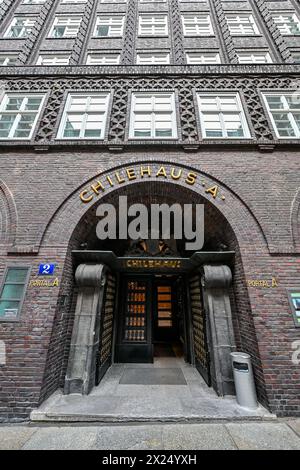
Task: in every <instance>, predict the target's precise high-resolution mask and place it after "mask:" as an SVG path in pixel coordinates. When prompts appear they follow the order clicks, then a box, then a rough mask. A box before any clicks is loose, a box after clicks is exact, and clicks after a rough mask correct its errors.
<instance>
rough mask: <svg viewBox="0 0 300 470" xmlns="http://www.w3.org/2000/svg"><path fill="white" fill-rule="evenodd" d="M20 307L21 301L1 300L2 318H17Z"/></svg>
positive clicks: (0, 313) (0, 314) (0, 312)
mask: <svg viewBox="0 0 300 470" xmlns="http://www.w3.org/2000/svg"><path fill="white" fill-rule="evenodd" d="M18 309H19V302H9V301H6V300H4V301H0V318H7V319H9V318H16V317H17V316H18Z"/></svg>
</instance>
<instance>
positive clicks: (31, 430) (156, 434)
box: [0, 419, 300, 450]
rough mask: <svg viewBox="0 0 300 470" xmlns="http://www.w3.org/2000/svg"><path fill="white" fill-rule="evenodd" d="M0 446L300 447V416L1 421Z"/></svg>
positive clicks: (129, 447)
mask: <svg viewBox="0 0 300 470" xmlns="http://www.w3.org/2000/svg"><path fill="white" fill-rule="evenodd" d="M0 449H1V450H8V449H22V450H26V449H32V450H40V449H41V450H46V449H52V450H55V449H58V450H60V449H86V450H87V449H99V450H155V449H157V450H181V449H183V450H189V449H191V450H198V449H202V450H203V449H209V450H211V449H228V450H234V449H236V450H238V449H251V450H255V449H273V450H275V449H280V450H293V449H294V450H295V449H298V450H299V449H300V419H290V420H277V421H273V422H267V421H262V422H224V423H216V422H212V423H210V422H206V423H200V424H174V423H173V424H130V425H109V424H105V425H95V424H93V425H84V424H83V425H80V426H78V425H62V424H60V425H46V424H44V425H33V424H23V425H2V426H0Z"/></svg>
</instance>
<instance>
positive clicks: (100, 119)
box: [57, 92, 110, 140]
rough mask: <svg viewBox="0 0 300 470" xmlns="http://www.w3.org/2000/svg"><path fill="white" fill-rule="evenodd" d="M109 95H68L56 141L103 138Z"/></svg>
mask: <svg viewBox="0 0 300 470" xmlns="http://www.w3.org/2000/svg"><path fill="white" fill-rule="evenodd" d="M109 99H110V93H109V92H105V93H92V94H90V95H87V94H81V93H70V94H69V95H68V98H67V103H66V106H65V110H64V113H63V117H62V120H61V123H60V127H59V131H58V135H57V138H58V139H98V140H103V139H104V137H105V128H106V121H107V114H108V105H109Z"/></svg>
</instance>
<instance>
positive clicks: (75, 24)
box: [48, 15, 82, 39]
mask: <svg viewBox="0 0 300 470" xmlns="http://www.w3.org/2000/svg"><path fill="white" fill-rule="evenodd" d="M81 20H82V18H81V16H71V15H70V16H57V17H56V18H55V19H54V22H53V25H52V27H51V29H50V32H49V36H48V37H50V38H56V39H57V38H75V37H76V36H77V33H78V30H79V27H80V23H81Z"/></svg>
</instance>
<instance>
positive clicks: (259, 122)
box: [7, 76, 293, 144]
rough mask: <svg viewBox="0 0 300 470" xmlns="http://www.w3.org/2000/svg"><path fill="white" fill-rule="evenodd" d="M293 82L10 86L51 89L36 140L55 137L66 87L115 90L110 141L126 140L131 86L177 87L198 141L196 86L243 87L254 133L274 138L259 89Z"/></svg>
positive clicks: (185, 136) (80, 81)
mask: <svg viewBox="0 0 300 470" xmlns="http://www.w3.org/2000/svg"><path fill="white" fill-rule="evenodd" d="M292 82H293V79H292V77H290V78H289V77H283V76H278V77H276V76H275V77H267V76H265V77H261V78H260V79H259V78H253V79H250V78H246V77H230V76H228V77H225V76H224V77H212V76H211V77H209V78H183V77H182V78H180V77H179V78H176V79H174V78H171V77H169V78H168V77H167V76H166V77H153V78H147V77H139V78H138V77H135V78H132V79H125V78H122V79H118V78H99V79H98V78H95V77H90V78H88V77H82V78H75V77H74V78H73V77H69V78H68V79H64V78H62V79H58V80H56V81H54V82H51V81H50V80H43V79H39V80H34V81H31V80H9V81H8V83H7V89H8V90H13V91H17V90H19V91H26V90H30V91H33V90H37V91H43V90H45V91H47V90H49V91H50V96H49V100H48V103H47V106H46V109H45V112H44V114H43V116H42V118H41V122H40V126H39V129H38V131H37V133H36V137H35V141H36V142H39V143H47V142H50V141H52V140H53V139H54V138H55V135H54V130H55V129H56V124H57V119H58V113H59V110H60V109H61V106H62V103H63V96H64V90H66V89H71V90H72V89H74V90H82V91H84V90H94V91H95V90H103V89H105V90H110V89H113V90H114V96H113V106H112V111H111V118H110V130H109V140H108V141H109V142H112V143H116V142H117V143H119V144H120V143H126V138H125V132H126V123H127V113H128V106H129V103H128V98H129V90H132V89H147V90H149V91H150V90H166V89H172V90H173V89H174V90H178V93H179V105H180V119H181V122H180V129H181V132H182V142H198V141H199V140H198V137H197V136H198V129H197V124H196V110H195V105H194V97H193V90H201V89H205V90H209V89H211V90H224V89H226V90H230V89H234V90H236V89H237V90H240V91H241V92H242V93H243V94H244V96H245V100H246V104H247V109H248V112H249V115H250V117H251V122H252V127H253V130H254V137H255V139H256V141H257V142H260V141H263V142H265V141H273V140H274V137H273V135H272V132H271V129H270V127H269V123H268V120H267V117H266V115H265V112H264V110H263V107H262V103H261V98H260V96H259V94H258V90H259V89H264V90H265V89H268V90H271V89H278V88H280V89H286V88H288V87H289V86H290V85H291V83H292Z"/></svg>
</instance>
